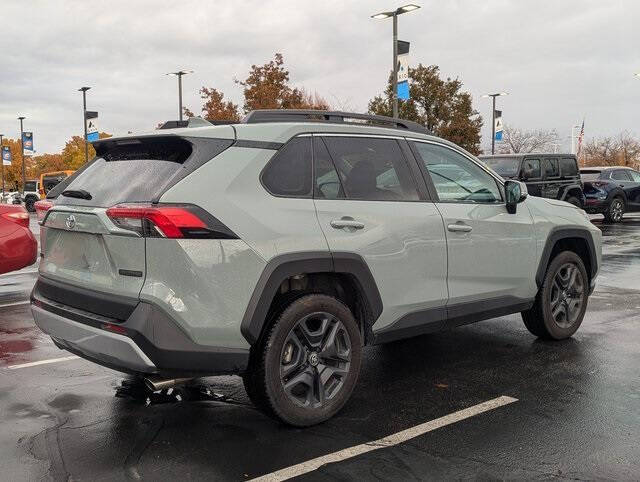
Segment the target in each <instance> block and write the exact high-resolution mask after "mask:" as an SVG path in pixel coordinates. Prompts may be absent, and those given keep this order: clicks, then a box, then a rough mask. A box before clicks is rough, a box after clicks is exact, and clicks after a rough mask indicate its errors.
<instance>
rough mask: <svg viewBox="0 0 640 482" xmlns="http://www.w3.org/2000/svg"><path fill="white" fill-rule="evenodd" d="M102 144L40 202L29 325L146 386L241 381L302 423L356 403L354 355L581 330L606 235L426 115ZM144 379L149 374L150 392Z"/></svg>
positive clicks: (209, 128)
mask: <svg viewBox="0 0 640 482" xmlns="http://www.w3.org/2000/svg"><path fill="white" fill-rule="evenodd" d="M163 127H164V128H162V129H159V130H157V131H155V132H153V133H150V134H148V135H135V136H127V137H120V138H110V139H103V140H100V141H98V142H96V143H95V144H94V146H95V148H96V152H97V156H96V158H95V159H93V160H92V161H91V162H89V163H88V164H87V165H86V166H84V167H83V168H82V169H80V170H79V171H77V172H76V173H75V174H74V175H73V176H71V177H69V178H68V179H66V180H65V181H63V182H62V183H61V184H60V185H58V186H57V187H56V188H55V189H53V190H52V191H51V192H50V193H49V199H48V200H47V201H41V202H40V203H39V204H38V206H37V209H38V211H39V214H40V218H41V229H42V233H41V239H42V260H41V263H40V273H39V277H38V281H37V283H36V285H35V288H34V290H33V293H32V297H31V300H32V310H33V316H34V319H35V321H36V323H37V325H38V326H39V327H40V328H41V329H42V330H43V331H44V332H45V333H47V334H49V335H50V336H51V337H52V338H53V341H54V342H55V344H56V345H57V346H58V347H60V348H63V349H65V350H68V351H70V352H72V353H75V354H77V355H79V356H81V357H83V358H86V359H88V360H91V361H93V362H96V363H99V364H101V365H104V366H107V367H111V368H113V369H116V370H120V371H123V372H128V373H133V374H136V375H138V376H140V377H145V378H146V379H147V381H150V383H151V384H152V385H153V386H157V383H156V382H157V381H159V380H163V381H167V380H175V379H177V378H192V377H199V376H209V375H219V374H239V375H241V376H242V378H243V380H244V384H245V387H246V390H247V393H248V395H249V397H250V398H251V400H252V401H253V402H254V403H255V404H256V405H257V406H258V407H260V408H261V409H262V410H264V411H265V412H266V413H267V414H269V415H271V416H273V417H276V418H277V419H280V420H282V421H284V422H286V423H289V424H292V425H296V426H307V425H312V424H315V423H318V422H321V421H324V420H326V419H328V418H329V417H331V416H333V415H334V414H335V413H336V412H337V411H338V410H340V408H341V407H342V406H343V405H344V404H345V403H346V401H347V400H348V399H349V397H350V395H351V393H352V391H353V389H354V386H355V384H356V380H357V378H358V372H359V370H360V364H361V360H362V350H363V347H365V346H366V345H374V344H380V343H385V342H389V341H392V340H397V339H400V338H406V337H413V336H417V335H420V334H423V333H429V332H434V331H438V330H443V329H448V328H452V327H455V326H459V325H463V324H467V323H472V322H475V321H480V320H485V319H488V318H493V317H497V316H502V315H507V314H510V313H518V312H520V313H522V318H523V320H524V323H525V325H526V327H527V328H528V329H529V331H530V332H531V333H533V334H534V335H535V336H538V337H543V338H548V339H554V340H560V339H564V338H567V337H569V336H571V335H572V334H573V333H574V332H575V331H576V330H577V329H578V327H579V326H580V324H581V322H582V319H583V317H584V314H585V310H586V308H587V301H588V297H589V295H590V294H591V292H592V291H593V288H594V284H595V280H596V276H597V274H598V267H599V265H600V260H601V234H600V231H599V230H598V229H597V228H595V227H594V226H593V225H592V224H591V223H590V222H589V219H588V217H587V216H586V214H585V213H584V211H582V210H581V209H578V208H576V207H575V206H572V205H570V204H568V203H566V202H563V201H557V200H551V199H542V198H534V197H527V192H526V187H525V186H524V185H523V184H522V183H520V182H518V181H504V180H503V179H502V178H500V176H498V175H497V174H495V173H494V172H493V171H492V170H490V169H489V168H487V167H486V166H485V165H484V164H483V163H482V162H480V161H478V159H477V158H475V157H474V156H473V155H471V154H469V153H468V152H466V151H464V150H463V149H461V148H460V147H458V146H456V145H455V144H452V143H450V142H447V141H445V140H443V139H440V138H437V137H433V136H431V135H429V133H428V132H427V131H426V130H425V129H424V128H423V127H422V126H420V125H418V124H415V123H412V122H408V121H403V120H399V119H391V118H386V117H377V116H367V115H361V114H349V113H343V112H324V111H323V112H319V111H290V110H281V111H254V112H252V113H250V114H249V115H248V116H247V117H246V118H245V119H244V120H243V121H242V122H241V123H236V124H226V125H215V126H214V125H211V124H209V123H206V122H205V121H202V120H201V119H192V120H191V121H189V122H182V123H180V122H176V121H173V122H169V123H167V124H166V125H165V126H163ZM154 384H155V385H154Z"/></svg>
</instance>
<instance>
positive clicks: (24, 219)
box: [2, 208, 29, 228]
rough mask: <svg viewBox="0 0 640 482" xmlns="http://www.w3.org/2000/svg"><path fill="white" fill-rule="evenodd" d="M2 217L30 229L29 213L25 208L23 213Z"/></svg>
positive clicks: (18, 212) (5, 214)
mask: <svg viewBox="0 0 640 482" xmlns="http://www.w3.org/2000/svg"><path fill="white" fill-rule="evenodd" d="M2 217H3V218H5V219H7V220H9V221H11V222H13V223H16V224H19V225H20V226H23V227H25V228H28V227H29V213H28V212H27V211H26V210H24V208H23V209H22V211H16V212H11V213H4V214H3V215H2Z"/></svg>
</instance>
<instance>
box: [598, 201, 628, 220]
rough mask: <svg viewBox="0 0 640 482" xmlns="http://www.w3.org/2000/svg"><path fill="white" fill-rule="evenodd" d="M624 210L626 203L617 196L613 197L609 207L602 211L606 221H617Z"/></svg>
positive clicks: (620, 218)
mask: <svg viewBox="0 0 640 482" xmlns="http://www.w3.org/2000/svg"><path fill="white" fill-rule="evenodd" d="M625 211H626V205H625V203H624V199H622V198H621V197H619V196H616V197H614V198H613V199H612V200H611V202H610V203H609V207H608V208H607V210H606V211H605V212H604V213H603V214H604V219H605V221H607V222H608V223H619V222H621V221H622V217H623V216H624V213H625Z"/></svg>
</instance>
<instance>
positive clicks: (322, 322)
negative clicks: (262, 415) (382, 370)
mask: <svg viewBox="0 0 640 482" xmlns="http://www.w3.org/2000/svg"><path fill="white" fill-rule="evenodd" d="M280 360H281V362H280V380H281V382H282V386H283V388H284V391H285V393H286V394H287V396H288V397H289V399H290V400H292V401H293V402H294V403H295V404H296V405H298V406H301V407H306V408H319V407H322V406H323V405H324V404H325V403H326V402H328V401H329V400H331V399H332V398H334V397H335V396H336V394H337V393H338V392H339V391H340V389H341V388H342V386H343V385H344V382H345V380H346V378H347V374H348V373H349V368H350V366H351V341H350V339H349V335H348V333H347V330H346V329H345V327H344V325H343V323H342V322H341V321H340V320H339V319H337V318H336V317H335V316H334V315H332V314H330V313H326V312H316V313H311V314H309V315H307V316H305V317H303V318H301V319H300V320H299V321H298V322H297V323H296V324H295V325H294V327H293V328H292V329H291V331H290V332H289V334H288V335H287V338H286V339H285V342H284V345H283V347H282V353H281V356H280Z"/></svg>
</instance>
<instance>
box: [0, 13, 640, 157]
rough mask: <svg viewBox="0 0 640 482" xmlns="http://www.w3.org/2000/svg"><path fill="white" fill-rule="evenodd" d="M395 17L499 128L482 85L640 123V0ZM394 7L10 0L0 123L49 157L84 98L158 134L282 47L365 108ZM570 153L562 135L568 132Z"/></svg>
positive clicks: (387, 54) (541, 112) (526, 122)
mask: <svg viewBox="0 0 640 482" xmlns="http://www.w3.org/2000/svg"><path fill="white" fill-rule="evenodd" d="M419 3H420V4H421V5H422V8H421V9H420V10H418V11H416V12H412V13H409V14H406V15H402V16H401V17H400V18H399V32H400V38H401V39H403V40H409V41H411V59H412V63H413V64H416V63H418V62H421V63H423V64H438V65H440V67H441V70H442V72H443V74H444V75H449V76H451V77H459V78H460V79H461V80H462V81H463V82H464V88H465V89H466V90H468V91H469V92H471V94H472V95H473V98H474V106H475V107H476V109H478V110H479V111H480V112H481V114H482V115H483V117H484V118H485V129H484V134H485V142H486V136H487V134H488V132H489V128H490V126H489V123H488V122H487V119H488V117H489V116H490V105H489V102H488V101H487V100H486V99H482V98H481V97H480V95H481V94H483V93H487V92H489V91H496V90H500V91H501V90H506V91H508V92H510V94H511V95H510V96H508V97H504V98H501V99H499V106H500V108H501V109H502V110H503V112H504V114H503V115H504V120H505V123H507V124H512V125H515V126H518V127H521V128H556V129H558V131H559V132H560V133H561V135H564V134H565V133H566V135H567V136H568V135H569V131H570V127H571V125H572V124H573V123H575V122H577V121H578V120H581V119H582V116H586V118H587V122H586V133H587V135H588V136H589V135H604V134H613V133H616V132H618V131H621V130H625V129H630V130H632V131H633V130H635V129H637V127H636V126H637V124H638V114H637V111H638V109H637V106H638V105H639V104H640V79H637V78H634V77H633V72H634V71H637V70H640V58H638V55H637V53H636V50H637V49H636V48H635V46H637V45H639V44H640V33H639V31H638V29H636V28H634V19H635V18H638V15H639V14H640V3H638V2H634V1H631V0H628V1H619V2H608V3H602V2H599V1H595V0H592V1H578V0H572V1H563V2H558V1H537V2H533V1H529V2H513V1H507V0H485V1H483V2H477V1H473V0H451V1H448V2H438V1H435V0H429V1H422V2H419ZM388 8H389V2H388V0H376V1H370V2H356V1H348V2H345V1H337V0H336V1H333V0H332V1H322V2H319V1H296V2H292V1H290V0H289V1H286V2H285V1H267V2H265V1H262V2H260V1H234V2H222V1H204V0H183V1H181V2H175V1H159V0H153V1H151V0H149V1H141V0H138V1H135V2H133V1H126V2H125V1H119V0H118V1H108V2H107V1H97V0H94V1H93V2H82V1H79V0H78V1H75V0H74V1H66V2H62V1H60V2H48V1H44V0H43V1H32V2H29V7H28V8H27V7H26V6H25V2H23V1H20V0H4V1H3V13H2V18H3V28H2V29H0V44H1V45H3V47H4V48H3V50H2V57H1V59H2V62H0V69H1V72H2V73H1V76H0V106H1V107H0V132H2V133H4V134H5V135H9V136H11V137H16V136H17V131H18V127H19V126H18V121H17V120H16V119H15V118H16V117H17V115H18V114H22V115H26V116H27V120H26V121H25V129H27V130H33V131H34V138H35V140H34V142H35V146H36V149H37V150H38V151H39V152H45V151H48V152H54V151H58V150H60V149H61V147H62V146H63V145H64V142H65V141H66V140H67V139H69V138H70V137H71V136H72V135H78V134H80V133H81V132H82V104H81V94H80V93H79V92H77V89H78V88H79V87H81V86H83V85H89V86H91V87H92V89H91V90H90V91H89V92H88V108H89V109H90V110H98V111H99V112H100V119H99V126H100V128H101V129H103V130H105V131H108V132H113V133H116V134H122V133H126V132H127V131H129V130H133V131H137V130H148V129H149V128H152V127H153V126H155V125H156V124H157V123H158V122H160V121H163V120H167V119H172V118H176V116H177V94H176V90H177V86H176V81H175V78H174V77H167V76H165V75H164V74H165V73H166V72H170V71H173V70H176V69H179V68H186V69H193V70H195V73H194V74H191V75H189V76H186V77H185V78H184V103H185V105H187V106H189V107H190V108H191V109H192V110H198V108H199V106H200V104H201V103H200V99H199V96H198V89H199V88H200V87H201V86H202V85H207V86H214V87H216V88H218V89H220V90H222V91H223V92H224V93H225V95H226V96H227V97H229V98H230V99H232V100H234V101H235V102H240V103H241V94H242V93H241V89H239V88H238V86H236V85H235V84H234V83H233V79H234V78H240V79H242V78H244V77H245V76H246V74H247V71H248V69H249V67H250V65H251V64H261V63H264V62H266V61H268V60H269V59H271V58H272V57H273V54H274V52H282V53H283V54H284V56H285V63H286V66H287V68H288V69H289V70H290V71H291V79H292V81H293V83H294V85H296V86H304V87H305V88H306V89H307V90H309V91H311V92H313V91H317V92H318V93H319V94H320V95H323V96H324V97H326V98H328V100H329V101H331V102H333V103H334V104H337V107H340V108H344V107H348V108H352V109H355V110H358V111H363V110H365V109H366V107H367V103H368V100H369V99H370V98H372V97H373V96H374V95H376V94H378V93H379V92H381V91H382V89H383V87H384V84H385V81H386V79H387V76H388V72H389V69H390V67H391V65H390V64H391V22H390V21H388V20H385V21H381V20H373V19H371V18H370V15H371V14H373V13H376V12H378V11H383V10H386V9H388ZM566 142H567V147H568V139H566Z"/></svg>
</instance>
